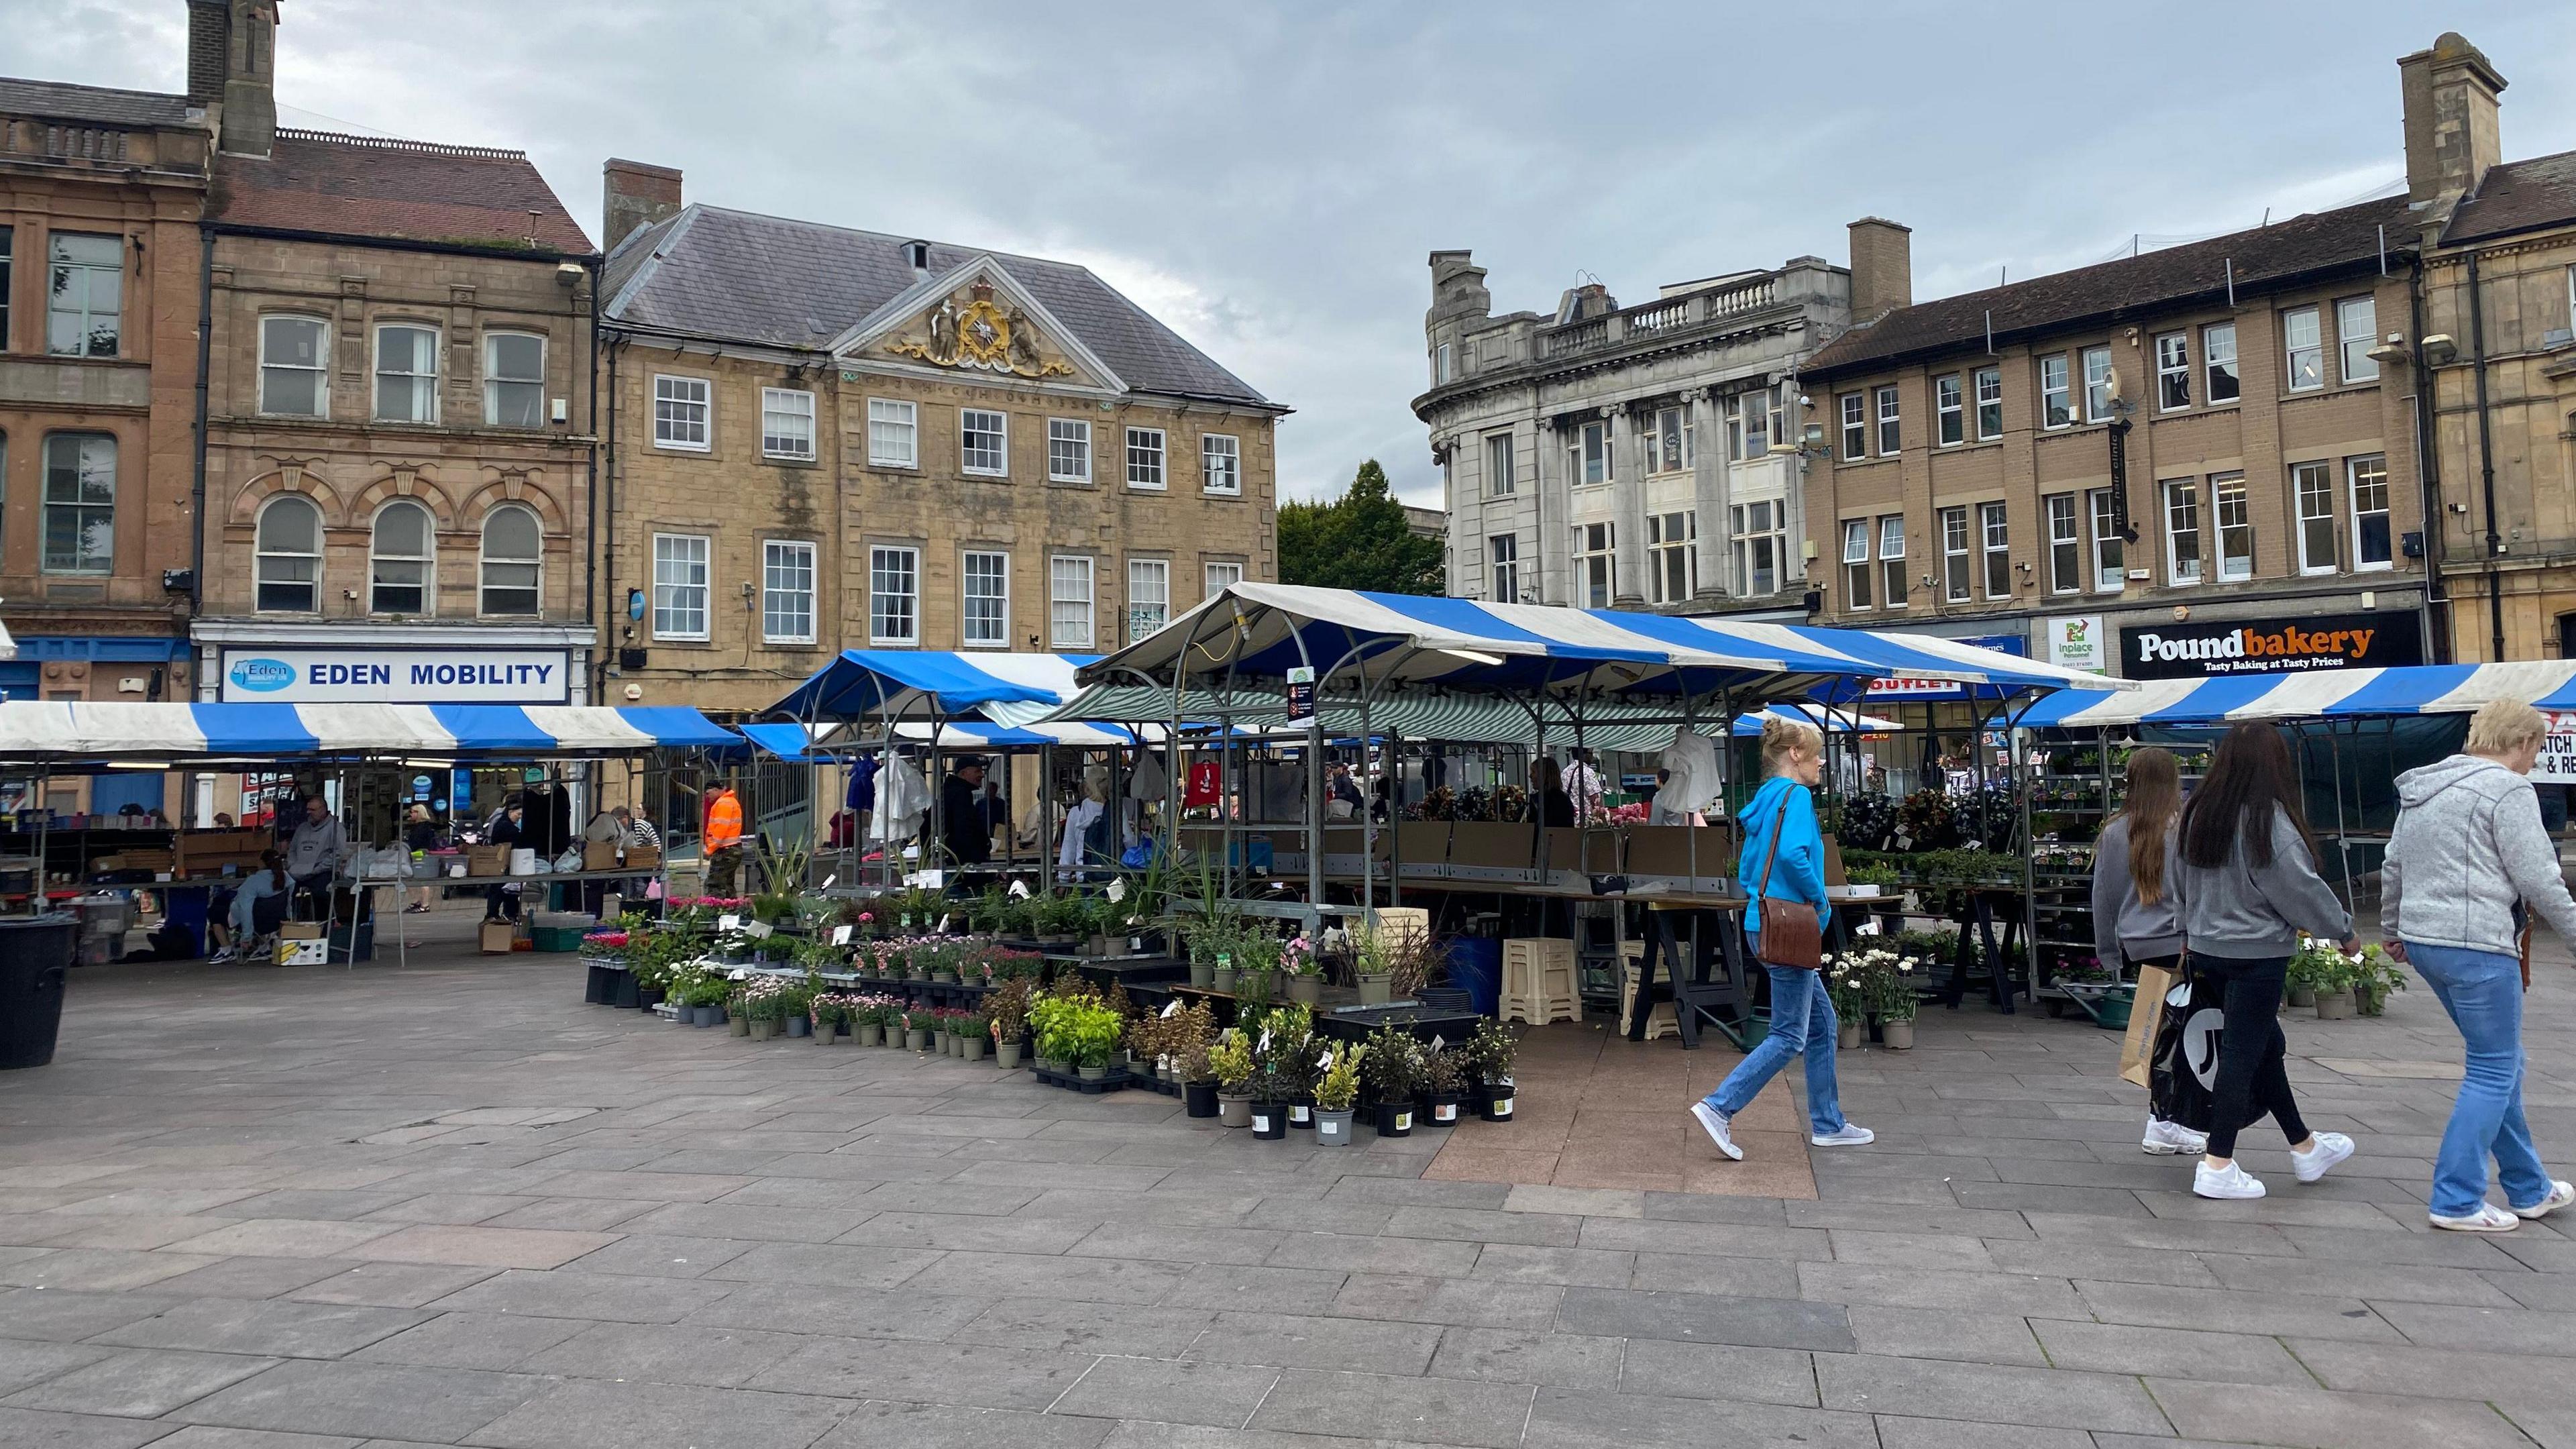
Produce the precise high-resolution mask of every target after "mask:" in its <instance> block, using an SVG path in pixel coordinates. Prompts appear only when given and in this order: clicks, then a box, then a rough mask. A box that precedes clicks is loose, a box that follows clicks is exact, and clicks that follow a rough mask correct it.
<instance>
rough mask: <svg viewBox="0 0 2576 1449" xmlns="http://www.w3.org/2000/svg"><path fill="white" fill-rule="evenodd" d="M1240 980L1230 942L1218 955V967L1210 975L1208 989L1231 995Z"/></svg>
mask: <svg viewBox="0 0 2576 1449" xmlns="http://www.w3.org/2000/svg"><path fill="white" fill-rule="evenodd" d="M1240 979H1241V978H1240V977H1239V976H1238V975H1237V974H1236V971H1235V966H1234V948H1233V943H1232V942H1228V943H1227V946H1226V949H1224V950H1222V951H1219V952H1217V953H1216V965H1215V967H1214V968H1213V969H1211V970H1210V971H1209V973H1208V989H1209V990H1210V991H1223V992H1227V993H1231V992H1232V991H1233V990H1234V988H1235V986H1236V984H1237V983H1238V981H1239V980H1240Z"/></svg>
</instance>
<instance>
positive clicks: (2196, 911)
mask: <svg viewBox="0 0 2576 1449" xmlns="http://www.w3.org/2000/svg"><path fill="white" fill-rule="evenodd" d="M2298 792H2299V769H2298V765H2297V762H2295V761H2294V760H2292V759H2291V758H2290V747H2289V745H2288V743H2287V742H2286V741H2284V740H2283V739H2282V738H2281V732H2280V730H2279V729H2277V728H2275V727H2274V726H2272V725H2268V724H2261V723H2256V722H2254V721H2247V722H2245V723H2242V724H2239V725H2237V726H2236V727H2235V728H2233V729H2231V730H2229V731H2228V732H2227V735H2226V737H2225V738H2224V739H2222V740H2220V741H2219V742H2218V754H2217V757H2216V758H2215V759H2213V760H2211V761H2210V765H2209V774H2208V775H2207V776H2206V777H2205V778H2203V779H2202V780H2201V782H2200V788H2199V789H2198V790H2195V791H2193V792H2192V797H2191V803H2189V804H2187V805H2185V806H2184V807H2183V811H2182V829H2181V831H2180V832H2179V833H2180V835H2181V836H2182V845H2181V851H2180V855H2181V860H2180V865H2181V869H2180V870H2179V871H2178V872H2177V873H2176V877H2175V885H2176V890H2175V895H2176V897H2177V905H2178V908H2179V914H2180V915H2181V917H2182V932H2183V936H2184V938H2185V940H2186V942H2187V943H2188V945H2187V950H2188V952H2189V956H2188V960H2189V963H2190V970H2191V973H2192V976H2193V977H2194V978H2195V979H2196V980H2199V981H2205V982H2212V983H2215V984H2217V985H2218V986H2219V987H2220V988H2221V989H2222V990H2223V991H2224V992H2225V998H2224V1011H2225V1013H2226V1015H2225V1023H2224V1026H2223V1027H2222V1029H2221V1033H2220V1036H2219V1039H2218V1080H2217V1081H2216V1082H2215V1083H2213V1084H2212V1085H2211V1087H2210V1097H2211V1103H2210V1123H2209V1129H2210V1130H2209V1150H2208V1153H2207V1155H2206V1156H2204V1157H2202V1158H2201V1160H2200V1166H2199V1168H2198V1169H2197V1170H2195V1171H2194V1172H2193V1173H2192V1181H2191V1190H2192V1191H2193V1192H2195V1193H2197V1194H2199V1195H2200V1196H2202V1197H2209V1198H2256V1197H2261V1196H2262V1195H2263V1184H2262V1182H2261V1181H2260V1180H2259V1179H2257V1178H2256V1177H2255V1176H2254V1175H2253V1174H2252V1173H2249V1172H2247V1171H2246V1170H2245V1169H2244V1168H2243V1167H2241V1166H2239V1165H2237V1162H2236V1134H2237V1133H2238V1132H2239V1131H2240V1130H2242V1129H2243V1128H2245V1127H2246V1126H2248V1125H2249V1124H2251V1123H2252V1122H2253V1121H2254V1120H2255V1119H2257V1118H2258V1117H2261V1116H2263V1115H2264V1114H2266V1113H2268V1114H2270V1116H2271V1117H2272V1119H2273V1120H2274V1121H2276V1122H2278V1123H2280V1125H2281V1133H2282V1135H2283V1136H2285V1137H2287V1138H2289V1139H2290V1165H2291V1167H2292V1169H2293V1171H2294V1172H2295V1174H2296V1176H2297V1177H2298V1179H2299V1181H2301V1182H2315V1181H2316V1180H2317V1179H2319V1178H2321V1177H2323V1176H2325V1175H2326V1169H2328V1168H2330V1167H2332V1166H2334V1165H2335V1164H2336V1163H2338V1162H2341V1161H2343V1160H2344V1159H2345V1158H2347V1157H2350V1156H2351V1155H2352V1139H2351V1138H2349V1137H2346V1136H2345V1135H2343V1134H2342V1133H2340V1132H2318V1133H2314V1134H2311V1133H2310V1132H2309V1131H2308V1128H2307V1124H2306V1123H2305V1122H2303V1121H2301V1120H2300V1119H2299V1104H2298V1100H2297V1098H2295V1097H2293V1096H2292V1095H2291V1093H2290V1077H2289V1073H2288V1071H2287V1070H2285V1069H2284V1068H2283V1066H2282V1058H2283V1057H2284V1056H2285V1055H2287V1052H2288V1044H2287V1043H2286V1042H2284V1041H2283V1040H2282V1038H2281V1026H2280V1022H2279V1021H2278V1019H2277V1018H2278V1017H2279V1015H2280V1010H2281V988H2282V985H2283V983H2284V981H2285V980H2286V978H2287V976H2288V973H2289V967H2290V956H2291V954H2292V953H2293V952H2295V951H2297V950H2298V946H2299V933H2300V932H2301V931H2306V932H2308V933H2310V934H2311V935H2317V936H2324V937H2326V938H2328V939H2330V940H2334V941H2338V942H2341V943H2342V945H2343V948H2344V950H2345V951H2346V952H2347V953H2350V952H2357V951H2359V950H2360V949H2361V943H2360V942H2359V941H2357V940H2355V939H2353V935H2352V916H2351V914H2350V913H2349V912H2347V911H2345V910H2344V908H2343V902H2342V901H2340V900H2337V899H2336V898H2335V893H2334V892H2333V891H2332V890H2331V889H2329V888H2328V887H2327V885H2326V883H2325V881H2324V880H2323V879H2322V878H2320V877H2319V876H2318V875H2317V866H2316V853H2315V851H2314V850H2313V849H2312V848H2311V847H2310V846H2309V844H2308V831H2307V825H2306V823H2305V821H2304V820H2303V819H2302V817H2301V815H2300V811H2299V793H2298Z"/></svg>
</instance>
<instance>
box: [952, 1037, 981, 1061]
mask: <svg viewBox="0 0 2576 1449" xmlns="http://www.w3.org/2000/svg"><path fill="white" fill-rule="evenodd" d="M957 1054H958V1055H959V1056H961V1057H964V1058H965V1059H966V1060H968V1061H970V1062H980V1061H982V1060H983V1059H984V1039H983V1038H982V1037H978V1036H970V1037H963V1038H960V1039H959V1041H958V1043H957Z"/></svg>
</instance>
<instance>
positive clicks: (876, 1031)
mask: <svg viewBox="0 0 2576 1449" xmlns="http://www.w3.org/2000/svg"><path fill="white" fill-rule="evenodd" d="M850 1045H852V1046H874V1047H881V1046H884V1045H885V1023H883V1022H880V1021H871V1022H864V1023H862V1022H852V1023H851V1024H850Z"/></svg>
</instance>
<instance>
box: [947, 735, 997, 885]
mask: <svg viewBox="0 0 2576 1449" xmlns="http://www.w3.org/2000/svg"><path fill="white" fill-rule="evenodd" d="M983 797H984V757H983V756H981V755H965V756H962V757H960V758H959V759H958V761H957V763H956V765H955V766H954V767H953V768H951V769H950V771H949V772H948V778H947V779H945V780H942V781H940V782H939V832H940V844H942V845H944V846H946V847H947V849H948V854H949V856H950V857H951V858H952V859H954V860H955V861H956V862H957V863H958V864H959V865H982V864H984V863H985V862H986V861H989V860H991V859H992V858H993V822H992V817H991V816H990V814H988V813H987V811H986V809H985V806H984V798H983Z"/></svg>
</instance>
